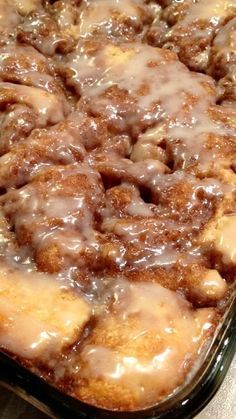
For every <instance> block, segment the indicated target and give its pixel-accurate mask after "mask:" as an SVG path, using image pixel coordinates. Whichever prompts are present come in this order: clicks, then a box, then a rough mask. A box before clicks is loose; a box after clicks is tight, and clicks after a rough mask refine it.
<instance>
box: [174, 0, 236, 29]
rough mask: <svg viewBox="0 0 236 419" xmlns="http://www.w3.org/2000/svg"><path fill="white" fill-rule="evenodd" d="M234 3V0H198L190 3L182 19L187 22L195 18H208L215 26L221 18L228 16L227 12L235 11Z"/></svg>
mask: <svg viewBox="0 0 236 419" xmlns="http://www.w3.org/2000/svg"><path fill="white" fill-rule="evenodd" d="M235 11H236V5H235V1H234V0H216V1H215V0H208V1H207V2H206V1H205V0H199V1H198V2H194V3H192V4H191V5H190V7H189V8H188V10H187V14H186V16H185V17H184V19H183V21H182V22H184V23H185V24H189V23H191V22H194V21H196V20H208V21H210V22H211V24H212V25H213V26H216V25H217V24H218V23H219V21H220V20H221V19H224V18H226V17H227V16H228V14H229V12H232V13H233V12H235Z"/></svg>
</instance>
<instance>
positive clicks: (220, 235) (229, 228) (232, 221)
mask: <svg viewBox="0 0 236 419" xmlns="http://www.w3.org/2000/svg"><path fill="white" fill-rule="evenodd" d="M214 243H215V248H216V250H218V251H219V252H220V253H221V254H222V255H223V260H224V262H225V263H230V262H231V263H236V215H229V216H224V217H222V218H221V219H220V220H219V222H218V223H217V226H216V231H215V239H214Z"/></svg>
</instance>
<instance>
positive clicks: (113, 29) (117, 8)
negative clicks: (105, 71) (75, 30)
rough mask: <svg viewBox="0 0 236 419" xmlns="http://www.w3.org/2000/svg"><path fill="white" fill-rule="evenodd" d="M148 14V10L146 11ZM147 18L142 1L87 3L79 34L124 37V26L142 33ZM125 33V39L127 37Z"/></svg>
mask: <svg viewBox="0 0 236 419" xmlns="http://www.w3.org/2000/svg"><path fill="white" fill-rule="evenodd" d="M146 12H147V10H146ZM144 16H145V6H144V2H142V1H140V0H128V1H127V0H103V2H102V3H101V2H94V1H91V0H90V1H86V2H84V6H83V5H82V9H81V12H80V23H79V33H80V35H81V36H83V37H85V36H89V35H91V34H92V33H93V32H95V33H96V32H100V31H102V32H104V33H106V34H107V35H109V36H110V37H111V36H118V37H120V36H122V24H123V25H124V26H125V25H127V23H128V25H127V29H126V32H128V29H130V27H131V28H132V27H133V28H134V29H136V30H137V32H139V31H140V27H141V29H142V17H144ZM127 35H128V33H127V34H126V33H125V31H124V34H123V38H125V36H127Z"/></svg>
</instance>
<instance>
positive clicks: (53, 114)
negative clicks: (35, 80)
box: [0, 83, 69, 126]
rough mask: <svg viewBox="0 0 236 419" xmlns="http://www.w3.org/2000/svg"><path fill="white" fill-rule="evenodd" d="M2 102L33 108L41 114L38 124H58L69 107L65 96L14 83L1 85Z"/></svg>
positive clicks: (0, 98) (0, 95) (0, 99)
mask: <svg viewBox="0 0 236 419" xmlns="http://www.w3.org/2000/svg"><path fill="white" fill-rule="evenodd" d="M0 102H2V103H9V102H10V103H21V104H26V105H28V106H29V107H32V108H33V109H34V110H35V111H36V112H38V114H39V119H38V124H39V126H40V125H41V126H43V125H45V124H46V123H54V124H55V123H56V122H59V121H60V120H62V119H63V118H64V116H65V115H66V114H67V113H68V111H69V106H68V104H67V102H66V100H65V99H64V98H63V96H57V95H54V94H52V93H49V92H46V91H44V90H42V89H39V88H36V87H29V86H21V85H16V84H12V83H0Z"/></svg>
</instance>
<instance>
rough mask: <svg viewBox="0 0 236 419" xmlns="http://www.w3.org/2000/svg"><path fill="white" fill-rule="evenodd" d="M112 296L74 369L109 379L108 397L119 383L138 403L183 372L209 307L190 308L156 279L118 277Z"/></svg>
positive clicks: (207, 324) (163, 390)
mask: <svg viewBox="0 0 236 419" xmlns="http://www.w3.org/2000/svg"><path fill="white" fill-rule="evenodd" d="M114 300H115V302H114V305H113V309H112V312H111V313H110V314H108V315H107V316H106V317H105V318H104V320H101V323H100V324H98V331H97V334H96V329H95V337H94V338H93V339H92V342H91V340H90V339H89V340H88V344H87V345H86V344H85V345H84V349H83V351H82V355H81V356H82V359H83V361H84V362H85V367H83V368H82V370H80V371H79V374H80V375H82V377H83V376H85V377H86V378H87V379H88V380H89V382H90V380H98V381H100V382H103V383H104V385H105V386H106V385H107V384H108V389H107V391H109V392H111V393H109V396H110V397H111V398H112V399H113V397H112V396H113V391H114V392H116V391H117V387H116V386H118V388H122V389H123V390H124V391H125V392H126V391H128V394H129V397H130V398H131V400H132V398H133V397H134V398H135V401H136V403H137V404H138V406H140V405H141V406H142V405H145V406H148V405H149V404H151V403H152V402H153V401H154V400H155V401H156V400H158V399H159V397H163V394H165V395H167V394H169V393H170V392H172V391H173V389H174V388H175V387H176V386H177V385H178V383H179V379H180V377H181V376H183V375H186V372H187V371H188V368H189V363H191V360H192V359H194V357H195V356H196V354H198V353H199V351H200V349H201V346H202V342H203V337H204V336H205V335H206V334H207V333H208V332H209V330H211V328H212V325H213V323H212V321H213V319H214V311H213V310H212V309H199V310H192V309H191V307H190V305H189V304H188V303H187V302H186V300H185V299H184V298H183V297H181V296H178V294H176V293H174V292H171V291H169V290H167V289H165V288H163V287H161V286H160V285H157V284H147V283H137V284H129V283H126V282H125V281H124V282H121V283H120V284H119V285H118V286H117V287H116V289H115V292H114ZM100 334H101V338H100ZM113 386H115V387H113ZM95 388H96V387H95ZM114 394H115V393H114ZM118 394H119V392H118ZM97 400H98V401H99V392H98V394H97ZM114 400H116V398H114Z"/></svg>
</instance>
